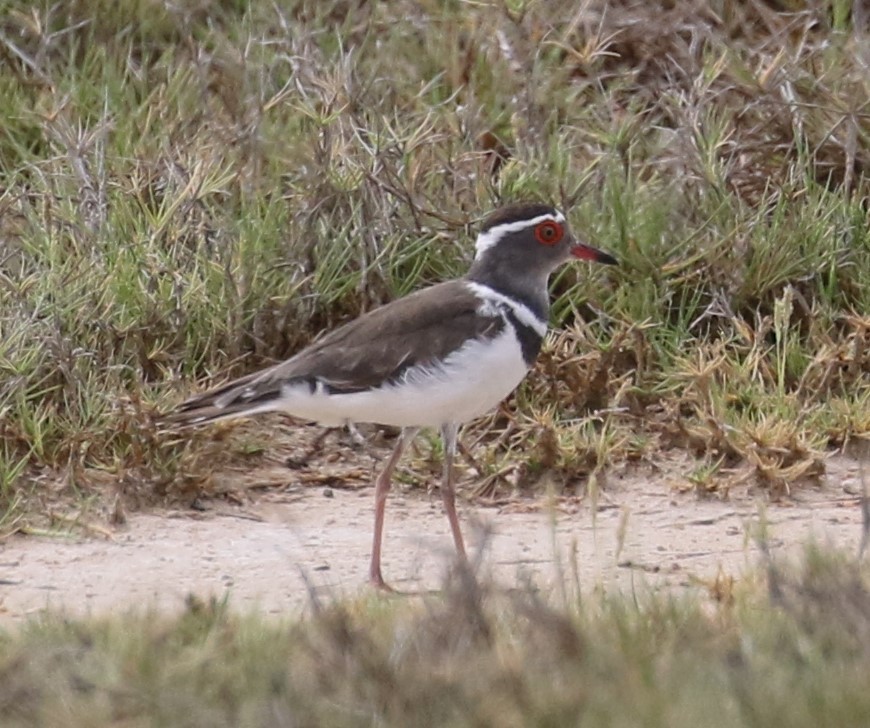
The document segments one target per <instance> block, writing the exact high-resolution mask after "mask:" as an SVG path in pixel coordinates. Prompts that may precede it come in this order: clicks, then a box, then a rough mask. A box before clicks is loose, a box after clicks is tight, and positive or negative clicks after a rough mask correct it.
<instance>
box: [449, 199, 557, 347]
mask: <svg viewBox="0 0 870 728" xmlns="http://www.w3.org/2000/svg"><path fill="white" fill-rule="evenodd" d="M547 217H551V215H547ZM465 285H466V286H468V289H469V290H470V291H471V292H472V293H473V294H474V295H475V296H477V297H478V298H482V299H483V301H484V302H485V303H501V304H504V305H505V306H508V307H509V308H510V309H511V310H512V311H513V312H514V316H516V317H517V319H518V320H519V322H520V323H521V324H523V325H524V326H528V327H529V328H530V329H532V330H533V331H534V332H535V333H536V334H538V335H539V336H540V337H541V338H543V337H544V336H546V335H547V322H546V321H542V320H541V319H539V318H538V317H537V316H535V313H534V311H532V309H530V308H529V307H528V306H526V304H524V303H520V302H519V301H515V300H514V299H512V298H510V297H509V296H505V295H504V294H503V293H499V292H498V291H496V290H495V289H493V288H490V287H489V286H485V285H484V284H483V283H475V282H473V281H467V282H466V284H465Z"/></svg>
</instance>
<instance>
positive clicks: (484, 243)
mask: <svg viewBox="0 0 870 728" xmlns="http://www.w3.org/2000/svg"><path fill="white" fill-rule="evenodd" d="M545 220H555V221H556V222H562V223H563V222H565V216H564V215H563V214H562V213H561V212H559V211H558V210H556V211H554V212H548V213H547V214H545V215H538V216H537V217H531V218H529V219H528V220H517V221H516V222H505V223H502V224H501V225H495V226H493V227H491V228H490V229H489V230H487V231H486V232H483V233H480V234H479V235H478V236H477V242H476V243H475V244H474V249H475V251H476V252H475V254H474V259H475V260H477V259H478V258H480V256H481V255H483V254H484V253H485V252H486V251H487V250H489V249H490V248H491V247H492V246H493V245H495V244H496V243H497V242H498V241H499V240H501V239H502V238H503V237H504V236H505V235H506V234H507V233H515V232H516V231H517V230H524V229H525V228H527V227H534V226H535V225H537V224H538V223H542V222H544V221H545Z"/></svg>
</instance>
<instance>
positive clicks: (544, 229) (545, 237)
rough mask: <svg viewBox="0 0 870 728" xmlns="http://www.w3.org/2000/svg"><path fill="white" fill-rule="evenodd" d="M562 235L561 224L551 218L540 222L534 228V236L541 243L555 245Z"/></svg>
mask: <svg viewBox="0 0 870 728" xmlns="http://www.w3.org/2000/svg"><path fill="white" fill-rule="evenodd" d="M562 235H563V232H562V226H561V225H560V224H559V223H557V222H554V221H553V220H547V221H546V222H542V223H541V224H540V225H538V226H537V227H536V228H535V238H536V239H537V241H538V242H539V243H540V244H541V245H555V244H556V243H558V242H559V241H560V240H561V239H562Z"/></svg>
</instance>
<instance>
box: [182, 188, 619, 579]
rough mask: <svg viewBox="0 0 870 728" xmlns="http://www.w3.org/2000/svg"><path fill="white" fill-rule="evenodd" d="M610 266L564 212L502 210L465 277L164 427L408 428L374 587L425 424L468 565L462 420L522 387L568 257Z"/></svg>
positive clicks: (405, 301) (191, 407)
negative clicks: (459, 510)
mask: <svg viewBox="0 0 870 728" xmlns="http://www.w3.org/2000/svg"><path fill="white" fill-rule="evenodd" d="M572 259H573V260H577V259H579V260H584V261H594V262H598V263H605V264H608V265H617V264H618V262H617V260H616V258H614V257H613V256H612V255H610V254H609V253H606V252H604V251H602V250H599V249H597V248H594V247H592V246H591V245H589V244H587V243H586V242H582V241H581V240H579V239H578V238H576V237H575V236H574V235H573V234H572V233H571V231H570V229H569V226H568V222H567V220H566V217H565V215H564V214H563V213H562V212H560V211H559V210H558V209H556V208H555V207H552V206H551V205H548V204H543V203H538V202H521V203H514V204H509V205H505V206H503V207H501V208H499V209H496V210H495V211H494V212H492V213H490V214H489V215H488V216H487V217H486V218H485V219H484V220H483V222H482V224H481V226H480V229H479V232H478V235H477V239H476V242H475V253H474V259H473V261H472V263H471V266H470V268H469V269H468V272H467V273H466V274H465V275H464V276H462V277H460V278H457V279H453V280H448V281H444V282H441V283H436V284H434V285H431V286H429V287H427V288H423V289H421V290H418V291H416V292H413V293H410V294H409V295H407V296H404V297H402V298H398V299H396V300H394V301H392V302H389V303H386V304H384V305H382V306H380V307H377V308H374V309H372V310H371V311H369V312H367V313H364V314H363V315H361V316H359V317H358V318H356V319H353V320H351V321H349V322H348V323H345V324H344V325H342V326H340V327H338V328H336V329H334V330H332V331H331V332H329V333H327V334H325V335H323V336H322V337H320V338H319V339H317V340H315V341H314V342H313V343H312V344H310V345H309V346H308V347H306V348H304V349H302V350H301V351H300V352H298V353H297V354H295V355H294V356H292V357H291V358H290V359H287V360H286V361H283V362H281V363H279V364H276V365H273V366H271V367H269V368H266V369H264V370H260V371H257V372H254V373H251V374H248V375H247V376H243V377H241V378H239V379H235V380H233V381H230V382H228V383H226V384H223V385H221V386H218V387H217V388H215V389H212V390H210V391H207V392H204V393H202V394H199V395H196V396H193V397H191V398H190V399H187V400H186V401H184V402H183V403H181V404H180V405H179V406H178V407H177V408H176V409H175V410H174V411H173V412H171V413H169V414H168V415H167V416H166V417H165V420H166V421H167V422H168V423H170V424H172V425H174V426H182V427H189V426H194V425H201V424H205V423H209V422H215V421H218V420H225V419H229V418H235V417H248V416H251V415H256V414H259V413H263V412H283V413H285V414H289V415H291V416H292V417H294V418H297V419H300V420H306V421H311V422H316V423H319V424H321V425H326V426H341V425H353V424H354V423H374V424H379V425H386V426H393V427H396V428H401V431H400V434H399V436H398V438H397V440H396V444H395V447H394V448H393V451H392V453H391V454H390V456H389V457H388V458H387V460H386V463H385V464H384V466H383V468H382V469H381V471H380V473H379V474H378V476H377V478H376V479H375V483H374V485H375V509H374V511H375V512H374V531H373V537H372V550H371V560H370V564H369V576H368V578H369V582H370V583H371V584H372V585H373V586H374V587H376V588H378V589H382V590H386V591H391V590H392V589H391V587H390V586H389V585H388V584H387V582H386V581H385V580H384V577H383V574H382V570H381V545H382V542H383V532H384V516H385V511H386V502H387V495H388V493H389V491H390V487H391V480H392V475H393V472H394V470H395V468H396V465H397V464H398V463H399V460H400V458H401V456H402V453H403V451H404V450H405V448H406V446H407V445H408V443H410V442H411V441H412V440H413V439H414V437H415V436H416V435H417V433H418V431H419V430H420V429H421V428H439V429H440V434H441V437H442V440H443V446H444V447H443V452H444V455H443V472H442V479H441V486H440V492H441V499H442V502H443V508H444V511H445V513H446V515H447V520H448V522H449V524H450V530H451V533H452V536H453V542H454V544H455V548H456V552H457V555H458V557H459V559H461V560H465V559H466V551H465V542H464V540H463V537H462V531H461V529H460V524H459V518H458V517H457V514H456V505H455V476H454V467H453V461H454V458H455V455H456V448H457V438H458V435H459V429H460V427H461V425H462V424H464V423H466V422H468V421H469V420H472V419H474V418H476V417H478V416H480V415H483V414H485V413H487V412H488V411H491V410H493V409H494V408H496V407H497V406H498V405H499V403H500V402H501V401H502V400H504V399H505V398H506V397H507V396H508V395H509V394H510V393H511V392H512V391H513V390H514V389H516V387H517V386H518V385H519V384H520V382H521V381H522V380H523V378H524V377H525V376H526V374H527V373H528V371H529V370H530V369H531V368H532V365H533V364H534V361H535V359H536V357H537V355H538V352H539V351H540V348H541V344H542V342H543V339H544V337H545V335H546V333H547V326H548V316H549V304H550V300H549V291H548V282H549V278H550V275H551V274H552V273H553V272H554V271H555V270H556V269H557V268H558V267H559V266H561V265H562V264H563V263H566V262H568V261H570V260H572Z"/></svg>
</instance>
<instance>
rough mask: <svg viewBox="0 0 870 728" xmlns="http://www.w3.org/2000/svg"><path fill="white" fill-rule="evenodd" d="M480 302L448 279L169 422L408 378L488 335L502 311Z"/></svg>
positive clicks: (208, 396) (210, 395) (191, 405)
mask: <svg viewBox="0 0 870 728" xmlns="http://www.w3.org/2000/svg"><path fill="white" fill-rule="evenodd" d="M479 307H480V299H479V298H477V296H475V295H474V294H473V293H472V292H471V291H470V290H469V289H468V287H467V286H466V285H465V283H464V282H463V281H448V282H446V283H441V284H439V285H436V286H432V287H431V288H426V289H424V290H422V291H418V292H417V293H413V294H411V295H409V296H406V297H405V298H400V299H398V300H397V301H393V302H392V303H388V304H387V305H385V306H382V307H380V308H377V309H375V310H374V311H371V312H369V313H367V314H365V315H363V316H360V317H359V318H358V319H355V320H354V321H351V322H349V323H347V324H345V325H344V326H341V327H340V328H338V329H336V330H335V331H333V332H331V333H330V334H328V335H327V336H325V337H323V338H322V339H320V340H319V341H317V342H315V343H314V344H312V345H311V346H309V347H308V348H306V349H303V350H302V351H301V352H299V353H298V354H297V355H296V356H294V357H293V358H292V359H288V360H287V361H285V362H283V363H281V364H278V365H276V366H274V367H271V368H269V369H266V370H264V371H262V372H257V373H254V374H249V375H248V376H245V377H242V378H241V379H237V380H234V381H232V382H229V383H227V384H225V385H223V386H221V387H219V388H218V389H215V390H212V391H210V392H206V393H204V394H202V395H199V396H197V397H194V398H192V399H189V400H187V401H186V402H184V403H183V404H182V405H181V406H180V407H179V409H178V410H177V412H176V413H173V414H172V415H170V417H169V420H170V421H175V422H180V423H185V422H186V423H190V422H192V421H195V422H205V421H208V420H213V419H218V418H221V417H227V416H231V415H232V414H243V413H244V412H245V411H248V410H253V409H257V408H261V407H263V406H264V405H267V404H268V402H270V401H272V400H276V399H278V398H280V396H281V391H282V388H283V387H285V386H286V385H288V384H293V383H307V384H308V385H309V386H310V387H311V388H312V391H313V390H314V388H315V387H318V386H320V387H325V388H326V389H327V390H328V391H330V392H336V393H342V392H356V391H360V390H363V389H369V388H373V387H378V386H380V385H382V384H385V383H388V382H390V381H393V380H395V379H397V378H398V377H399V376H401V374H402V372H404V371H405V370H406V369H407V368H408V367H412V366H417V365H426V364H430V363H433V362H436V361H438V360H439V359H443V358H445V357H446V356H447V355H449V354H450V353H451V352H454V351H456V350H457V349H459V348H460V347H461V346H462V345H463V344H464V343H465V342H466V341H467V340H468V339H469V338H489V337H492V336H495V335H496V334H498V333H499V332H500V331H501V330H502V327H503V326H504V320H503V319H502V317H501V316H497V315H493V316H485V315H481V314H480V313H479V312H478V309H479Z"/></svg>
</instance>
